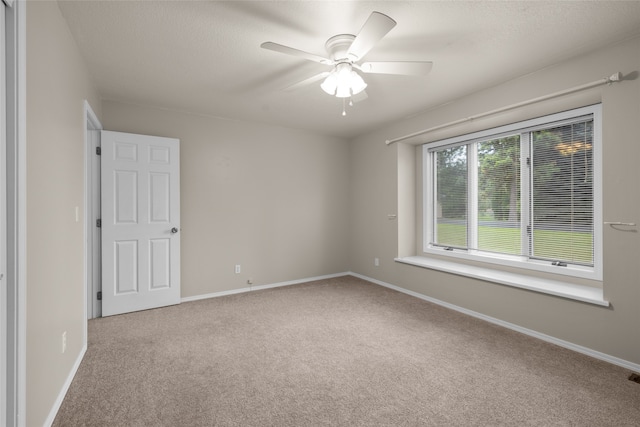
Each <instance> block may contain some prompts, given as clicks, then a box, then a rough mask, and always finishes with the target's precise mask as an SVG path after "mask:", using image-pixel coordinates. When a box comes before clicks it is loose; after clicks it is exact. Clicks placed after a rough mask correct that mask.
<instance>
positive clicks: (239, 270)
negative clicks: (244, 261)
mask: <svg viewBox="0 0 640 427" xmlns="http://www.w3.org/2000/svg"><path fill="white" fill-rule="evenodd" d="M241 271H242V268H241V267H240V264H236V274H240V272H241Z"/></svg>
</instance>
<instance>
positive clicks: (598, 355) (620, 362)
mask: <svg viewBox="0 0 640 427" xmlns="http://www.w3.org/2000/svg"><path fill="white" fill-rule="evenodd" d="M349 274H350V275H351V276H354V277H358V278H360V279H363V280H366V281H368V282H371V283H375V284H376V285H380V286H384V287H385V288H389V289H393V290H395V291H398V292H402V293H404V294H407V295H411V296H413V297H416V298H420V299H422V300H425V301H429V302H432V303H434V304H437V305H440V306H442V307H446V308H449V309H451V310H455V311H458V312H460V313H463V314H467V315H469V316H473V317H475V318H478V319H481V320H484V321H487V322H490V323H493V324H496V325H499V326H502V327H505V328H507V329H511V330H513V331H516V332H520V333H523V334H525V335H529V336H531V337H534V338H538V339H540V340H542V341H546V342H549V343H552V344H555V345H558V346H560V347H564V348H567V349H569V350H573V351H576V352H578V353H582V354H585V355H587V356H591V357H593V358H595V359H599V360H603V361H605V362H608V363H611V364H613V365H617V366H621V367H623V368H626V369H629V370H632V371H635V372H640V364H637V363H633V362H630V361H628V360H624V359H620V358H619V357H615V356H611V355H610V354H606V353H602V352H600V351H597V350H593V349H591V348H588V347H583V346H581V345H578V344H574V343H572V342H569V341H565V340H561V339H559V338H556V337H552V336H551V335H546V334H543V333H540V332H537V331H534V330H533V329H527V328H523V327H522V326H518V325H515V324H513V323H509V322H505V321H504V320H500V319H496V318H495V317H491V316H487V315H485V314H482V313H478V312H477V311H473V310H468V309H466V308H463V307H459V306H457V305H454V304H450V303H448V302H445V301H441V300H439V299H436V298H432V297H429V296H426V295H423V294H420V293H418V292H414V291H410V290H408V289H404V288H401V287H399V286H395V285H392V284H390V283H386V282H383V281H381V280H377V279H373V278H371V277H367V276H364V275H362V274H358V273H354V272H349Z"/></svg>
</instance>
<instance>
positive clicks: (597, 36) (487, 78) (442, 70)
mask: <svg viewBox="0 0 640 427" xmlns="http://www.w3.org/2000/svg"><path fill="white" fill-rule="evenodd" d="M58 3H59V5H60V10H61V11H62V14H63V16H64V17H65V19H66V20H67V22H68V24H69V28H70V30H71V33H72V35H73V37H74V38H75V40H76V42H77V44H78V46H79V48H80V51H81V52H82V55H83V56H84V58H85V60H86V63H87V66H88V67H89V71H90V73H91V75H92V76H93V78H94V82H95V84H96V86H97V89H98V91H99V92H100V95H101V96H102V98H103V99H105V100H114V101H121V102H125V103H134V104H140V105H148V106H154V107H161V108H168V109H175V110H180V111H188V112H192V113H197V114H204V115H210V116H215V117H223V118H229V119H241V120H249V121H255V122H262V123H269V124H274V125H279V126H286V127H290V128H299V129H306V130H309V131H312V132H317V133H322V134H327V135H333V136H339V137H344V138H351V137H354V136H356V135H359V134H362V133H364V132H366V131H369V130H372V129H374V128H377V127H379V126H381V125H383V124H385V123H389V122H393V121H395V120H398V119H401V118H404V117H407V116H411V115H414V114H416V113H419V112H421V111H425V110H427V109H429V108H432V107H434V106H437V105H441V104H443V103H446V102H449V101H451V100H454V99H456V98H459V97H461V96H463V95H465V94H468V93H472V92H476V91H479V90H482V89H484V88H487V87H491V86H494V85H496V84H499V83H501V82H504V81H506V80H510V79H513V78H516V77H519V76H522V75H525V74H528V73H531V72H533V71H536V70H539V69H542V68H545V67H548V66H549V65H552V64H555V63H557V62H560V61H562V60H564V59H566V58H570V57H573V56H576V55H580V54H583V53H585V52H588V51H590V50H593V49H595V48H597V47H601V46H605V45H608V44H610V43H613V42H615V41H618V40H621V39H624V38H628V37H630V36H632V35H635V34H638V33H639V32H640V1H630V2H620V1H591V2H582V1H579V2H571V1H562V2H560V1H550V2H549V1H513V2H494V1H491V2H489V1H470V2H467V1H187V0H183V1H158V0H146V1H115V0H108V1H107V0H104V1H59V2H58ZM372 11H379V12H382V13H384V14H387V15H389V16H390V17H391V18H393V19H394V20H395V21H397V25H396V27H395V28H393V29H392V30H391V31H390V32H389V33H388V34H387V35H386V36H385V37H384V38H383V39H382V40H381V41H380V42H379V43H378V44H377V45H376V46H375V47H374V48H373V49H372V50H371V51H370V52H369V53H368V55H367V56H366V57H365V59H366V60H367V61H394V60H404V61H425V60H427V61H433V63H434V65H433V70H432V71H431V73H430V74H429V75H428V76H426V77H415V76H414V77H401V76H393V75H373V74H364V75H363V77H364V79H365V81H366V82H367V83H368V85H369V86H368V87H367V90H366V91H367V93H368V95H369V97H368V99H366V100H364V101H361V102H358V103H356V104H355V105H354V106H353V107H347V115H346V116H345V117H342V115H341V113H342V100H341V99H338V98H335V97H332V96H329V95H327V94H326V93H324V92H323V91H322V90H321V89H320V82H321V81H319V82H317V83H316V84H313V85H310V86H307V87H304V88H301V89H297V90H295V91H286V90H283V89H284V88H286V87H287V86H289V85H291V84H293V83H296V82H299V81H301V80H304V79H305V78H308V77H310V76H313V75H315V74H317V73H319V72H322V71H325V70H327V67H326V66H324V65H322V64H319V63H315V62H311V61H306V60H304V59H301V58H296V57H293V56H289V55H284V54H282V53H278V52H273V51H269V50H265V49H261V48H260V44H261V43H262V42H265V41H272V42H276V43H280V44H284V45H287V46H291V47H294V48H297V49H300V50H303V51H307V52H310V53H314V54H317V55H320V56H327V54H326V52H325V49H324V43H325V41H326V40H327V39H328V38H329V37H331V36H333V35H336V34H342V33H350V34H357V33H358V32H359V30H360V28H361V27H362V25H363V24H364V22H365V21H366V20H367V18H368V17H369V15H370V14H371V12H372ZM602 77H606V76H602Z"/></svg>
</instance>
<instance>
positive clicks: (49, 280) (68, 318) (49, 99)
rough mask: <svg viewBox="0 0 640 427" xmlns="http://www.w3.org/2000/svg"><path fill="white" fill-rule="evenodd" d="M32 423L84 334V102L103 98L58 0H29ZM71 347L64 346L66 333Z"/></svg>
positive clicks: (48, 405) (52, 397)
mask: <svg viewBox="0 0 640 427" xmlns="http://www.w3.org/2000/svg"><path fill="white" fill-rule="evenodd" d="M26 87H27V100H26V103H27V302H26V304H27V327H26V330H27V339H26V341H27V342H26V346H27V360H26V369H27V378H26V393H27V402H26V407H27V409H26V411H27V419H26V425H27V426H41V425H43V424H44V423H45V420H46V419H47V417H48V416H49V415H50V413H51V410H52V408H53V406H54V405H55V403H56V399H57V398H58V396H59V393H60V391H61V390H62V389H63V387H64V384H65V381H66V380H67V378H68V376H69V374H70V373H71V371H72V370H73V366H74V364H75V362H76V360H77V359H78V357H79V355H80V354H81V352H82V346H83V340H84V325H85V322H86V321H85V319H84V306H85V303H84V288H83V287H84V279H83V242H84V237H83V221H84V219H83V218H82V217H80V218H79V221H78V222H76V218H75V208H76V206H77V207H79V209H80V215H82V207H83V203H84V190H83V182H84V181H83V180H84V171H83V168H84V160H83V158H84V135H83V130H84V127H85V124H84V121H83V120H84V119H83V101H84V100H85V99H88V100H89V103H90V104H91V106H92V107H93V109H94V111H95V112H96V113H97V114H98V115H99V114H100V99H99V97H98V94H97V92H96V91H95V90H94V87H93V85H92V82H91V80H90V78H89V75H88V73H87V70H86V67H85V64H84V62H83V60H82V58H81V57H80V54H79V52H78V50H77V47H76V44H75V42H74V41H73V39H72V38H71V34H70V33H69V30H68V27H67V25H66V22H65V21H64V19H63V18H62V15H61V14H60V11H59V9H58V5H57V3H56V2H32V1H30V2H28V3H27V79H26ZM64 331H66V332H67V349H66V352H65V353H64V354H62V351H61V345H62V342H61V339H62V333H63V332H64Z"/></svg>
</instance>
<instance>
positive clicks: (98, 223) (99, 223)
mask: <svg viewBox="0 0 640 427" xmlns="http://www.w3.org/2000/svg"><path fill="white" fill-rule="evenodd" d="M96 227H98V228H100V227H102V220H101V219H96Z"/></svg>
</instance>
